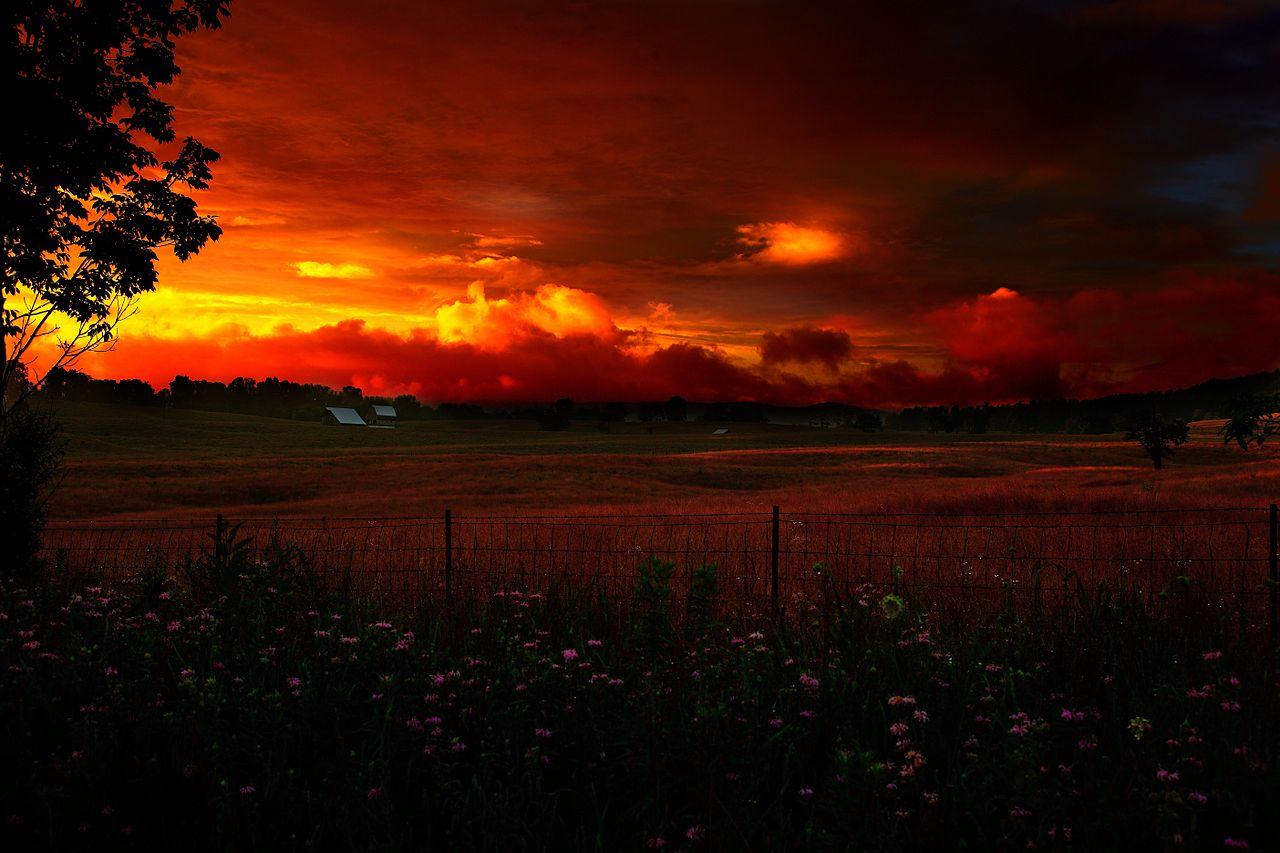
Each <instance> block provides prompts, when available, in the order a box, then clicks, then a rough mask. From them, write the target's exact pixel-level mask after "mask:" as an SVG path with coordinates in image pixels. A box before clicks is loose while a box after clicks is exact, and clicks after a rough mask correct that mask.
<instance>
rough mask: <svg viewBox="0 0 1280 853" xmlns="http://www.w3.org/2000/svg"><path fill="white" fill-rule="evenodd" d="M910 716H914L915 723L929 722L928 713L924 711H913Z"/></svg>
mask: <svg viewBox="0 0 1280 853" xmlns="http://www.w3.org/2000/svg"><path fill="white" fill-rule="evenodd" d="M911 716H912V717H914V718H915V721H916V722H917V723H927V722H929V715H928V714H927V713H926V712H924V711H914V712H912V714H911Z"/></svg>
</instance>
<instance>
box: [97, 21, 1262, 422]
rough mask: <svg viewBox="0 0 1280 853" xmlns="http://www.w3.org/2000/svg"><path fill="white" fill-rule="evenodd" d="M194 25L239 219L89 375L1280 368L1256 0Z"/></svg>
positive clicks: (396, 379)
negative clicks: (199, 29) (213, 28)
mask: <svg viewBox="0 0 1280 853" xmlns="http://www.w3.org/2000/svg"><path fill="white" fill-rule="evenodd" d="M872 6H874V7H875V9H874V10H872V8H871V7H872ZM178 45H179V50H178V59H179V64H180V65H181V66H182V69H183V71H182V74H181V76H180V77H179V79H178V81H177V83H176V85H175V86H174V87H173V88H172V89H171V90H170V92H169V97H170V98H171V100H172V102H173V103H174V104H175V105H176V107H177V110H176V130H177V132H178V134H179V136H180V137H181V136H183V135H193V136H196V137H198V138H199V139H200V140H201V141H203V142H204V143H206V144H207V145H209V146H211V147H213V148H214V149H216V150H218V151H219V152H220V153H221V154H222V161H221V162H220V163H219V164H218V165H217V167H216V168H215V177H214V182H213V185H212V187H211V188H210V189H209V190H208V191H206V192H203V193H200V194H199V195H198V198H199V202H200V204H201V207H202V209H203V210H205V211H207V212H210V213H214V214H216V215H217V216H218V217H219V221H220V223H221V225H222V226H223V228H224V229H225V231H224V234H223V236H222V239H221V240H220V241H219V242H218V243H216V244H211V245H210V246H209V247H208V248H206V249H205V251H204V252H202V253H201V254H200V255H199V256H198V257H197V258H195V259H193V260H191V261H190V262H188V263H186V264H179V263H177V262H176V261H174V260H173V259H172V258H166V259H165V260H164V261H163V262H162V264H161V278H160V284H159V286H158V288H157V290H156V292H155V293H153V294H150V295H148V296H146V297H145V298H144V299H143V300H142V301H141V303H140V308H141V311H140V313H139V314H138V315H137V316H136V317H134V318H133V319H132V320H131V321H129V323H128V324H127V325H126V326H125V327H124V328H123V339H122V340H121V341H120V343H119V345H118V347H117V348H116V350H115V351H114V352H112V353H109V354H104V355H99V356H95V357H93V358H89V359H86V360H85V361H84V362H82V364H81V368H82V369H84V370H86V371H87V372H89V373H92V374H93V375H96V376H102V377H107V376H109V377H117V378H121V377H128V376H138V377H141V378H144V379H147V380H149V381H151V382H152V383H153V384H155V385H156V386H157V387H161V386H164V385H167V384H168V382H169V380H171V379H172V378H173V376H174V375H175V374H178V373H183V374H187V375H190V376H192V377H203V378H209V379H218V380H222V381H228V380H230V379H231V378H233V377H235V376H240V375H244V376H252V377H256V378H258V379H261V378H264V377H266V376H269V375H275V376H279V377H281V378H289V379H293V380H297V381H311V382H323V383H325V384H329V385H332V386H341V385H346V384H355V385H358V386H361V387H363V388H364V390H365V392H366V393H388V394H394V393H401V392H410V393H415V394H417V395H418V396H419V397H421V398H423V399H424V400H427V401H431V402H437V401H442V400H546V399H553V398H556V397H561V396H565V395H568V396H572V397H573V398H574V399H576V400H584V401H585V400H611V399H626V400H640V399H665V398H666V397H668V396H670V395H672V394H681V395H684V396H685V397H687V398H690V399H697V400H711V399H759V400H768V401H772V402H783V403H812V402H818V401H821V400H836V401H842V402H848V403H854V404H862V405H870V406H895V405H911V404H919V403H951V402H961V403H964V402H981V401H983V400H990V401H992V402H997V401H1006V400H1015V399H1022V398H1029V397H1050V396H1064V395H1066V396H1095V395H1099V394H1104V393H1110V392H1114V391H1141V390H1150V389H1157V388H1169V387H1177V386H1182V385H1186V384H1190V383H1194V382H1197V381H1201V380H1204V379H1207V378H1210V377H1215V376H1231V375H1238V374H1242V373H1247V372H1252V371H1260V370H1270V369H1274V368H1276V367H1280V266H1278V264H1280V82H1278V81H1280V11H1277V7H1276V5H1275V4H1274V3H1270V2H1265V0H1264V1H1263V2H1256V3H1255V2H1248V0H1240V2H1233V3H1225V2H1210V0H1118V2H1110V3H1083V2H1068V1H1067V0H1040V2H1028V0H1017V2H1013V0H1010V2H984V3H957V2H954V0H937V2H931V3H912V2H903V3H897V2H894V3H876V4H870V3H866V4H864V3H843V2H842V3H830V4H827V3H805V2H794V0H793V1H792V2H766V1H765V0H759V2H755V1H754V0H666V2H640V0H635V2H619V1H618V0H613V1H612V2H570V3H549V2H546V0H531V1H530V2H507V0H502V2H484V0H464V2H432V3H423V2H411V0H376V1H375V2H368V3H353V2H350V0H234V2H233V3H232V10H231V17H230V19H229V20H228V21H227V22H226V24H225V26H224V28H223V29H222V30H220V31H217V32H205V33H200V34H197V35H194V36H190V37H185V38H184V39H182V40H180V41H179V43H178Z"/></svg>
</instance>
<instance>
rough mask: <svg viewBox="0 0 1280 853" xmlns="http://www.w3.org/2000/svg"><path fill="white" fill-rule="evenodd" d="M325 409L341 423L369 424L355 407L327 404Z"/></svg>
mask: <svg viewBox="0 0 1280 853" xmlns="http://www.w3.org/2000/svg"><path fill="white" fill-rule="evenodd" d="M324 410H325V411H326V412H328V413H329V414H331V415H333V417H334V418H335V419H336V420H337V421H338V423H340V424H346V425H347V426H368V425H367V424H366V423H365V422H364V418H362V417H360V413H359V412H357V411H356V410H355V409H349V408H347V407H345V406H325V407H324Z"/></svg>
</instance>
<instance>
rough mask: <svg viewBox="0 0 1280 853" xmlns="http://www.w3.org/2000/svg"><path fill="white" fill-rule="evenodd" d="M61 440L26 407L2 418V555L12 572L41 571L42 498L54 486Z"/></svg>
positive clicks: (42, 416)
mask: <svg viewBox="0 0 1280 853" xmlns="http://www.w3.org/2000/svg"><path fill="white" fill-rule="evenodd" d="M63 453H64V444H63V442H62V440H61V439H60V438H59V437H58V426H57V424H56V423H55V422H54V420H53V418H52V417H50V416H49V415H47V414H45V413H43V412H36V411H33V410H31V409H28V408H26V407H23V408H20V409H16V410H14V411H11V412H9V413H8V414H7V415H5V416H4V417H2V418H0V518H2V519H4V523H3V524H2V525H0V555H3V556H4V558H5V562H6V563H7V564H8V565H9V567H10V571H11V572H13V577H16V578H21V579H29V578H31V577H33V576H35V575H36V574H37V572H38V571H39V557H40V542H41V534H42V533H43V531H44V522H45V504H46V502H47V501H48V499H49V496H50V494H52V492H53V490H54V488H55V487H56V486H57V477H58V470H59V468H60V467H61V465H62V457H63Z"/></svg>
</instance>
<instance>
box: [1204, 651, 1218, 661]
mask: <svg viewBox="0 0 1280 853" xmlns="http://www.w3.org/2000/svg"><path fill="white" fill-rule="evenodd" d="M1202 657H1203V658H1204V659H1205V660H1207V661H1215V660H1222V652H1218V651H1214V652H1205V653H1204V655H1202Z"/></svg>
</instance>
